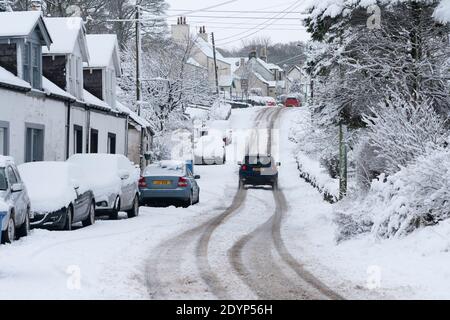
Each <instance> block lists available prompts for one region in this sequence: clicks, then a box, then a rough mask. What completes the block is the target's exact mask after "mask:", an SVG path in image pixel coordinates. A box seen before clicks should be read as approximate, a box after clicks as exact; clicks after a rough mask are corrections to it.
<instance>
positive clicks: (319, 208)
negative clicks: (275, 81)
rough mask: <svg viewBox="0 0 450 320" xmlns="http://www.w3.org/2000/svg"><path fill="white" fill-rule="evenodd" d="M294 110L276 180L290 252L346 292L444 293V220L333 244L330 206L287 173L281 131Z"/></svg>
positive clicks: (448, 255) (387, 295)
mask: <svg viewBox="0 0 450 320" xmlns="http://www.w3.org/2000/svg"><path fill="white" fill-rule="evenodd" d="M296 111H297V112H298V115H297V116H296V117H294V116H293V115H292V113H289V114H285V116H284V118H283V120H282V122H283V123H284V125H283V126H281V128H282V132H281V136H282V137H284V138H282V140H281V141H282V148H281V150H282V158H283V159H285V160H284V164H283V166H284V167H283V170H282V171H281V173H280V185H281V186H282V188H283V190H284V193H285V195H286V198H287V201H288V203H289V206H290V210H289V214H288V217H287V219H286V220H285V222H284V229H283V237H284V240H285V242H286V245H287V246H288V248H289V250H290V251H291V252H292V253H293V255H294V256H295V257H296V258H297V259H298V260H301V261H302V262H304V263H305V266H306V268H307V269H309V270H310V271H311V272H312V273H314V274H315V275H316V276H318V277H320V279H321V280H322V281H323V282H325V283H327V284H328V285H330V286H331V287H332V288H333V289H335V290H336V291H338V292H340V293H342V295H343V296H344V297H346V298H352V299H366V298H373V299H383V298H384V299H450V290H449V289H450V271H449V269H448V265H449V263H450V252H449V251H450V222H449V221H445V222H442V223H440V224H439V225H438V226H435V227H429V228H425V229H422V230H419V231H416V232H415V233H413V234H411V235H409V236H407V237H405V238H401V239H391V240H378V239H375V238H374V237H373V236H372V235H363V236H360V237H359V238H357V239H353V240H349V241H346V242H343V243H341V244H339V245H337V244H336V242H335V225H333V222H332V206H331V205H330V204H327V203H325V202H324V201H323V200H322V197H321V196H320V195H319V194H318V192H317V191H316V190H315V189H313V188H312V187H311V186H310V185H309V184H307V183H305V182H303V181H302V180H301V179H300V178H297V177H298V175H297V176H296V177H295V178H293V174H292V172H294V170H295V169H296V163H295V161H294V159H293V158H292V156H290V154H292V153H293V152H294V150H295V145H294V143H292V142H289V141H288V140H287V139H286V137H287V136H288V135H289V132H288V130H289V127H290V125H289V122H294V121H296V119H298V118H299V117H300V118H301V117H302V113H304V111H303V110H296ZM305 119H306V118H305ZM380 210H383V208H380Z"/></svg>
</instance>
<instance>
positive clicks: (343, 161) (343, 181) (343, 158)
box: [339, 121, 348, 199]
mask: <svg viewBox="0 0 450 320" xmlns="http://www.w3.org/2000/svg"><path fill="white" fill-rule="evenodd" d="M346 140H347V126H345V125H344V124H343V123H342V121H341V122H340V123H339V198H340V199H343V198H344V197H345V196H346V195H347V184H348V172H347V171H348V169H347V141H346Z"/></svg>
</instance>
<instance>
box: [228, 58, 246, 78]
mask: <svg viewBox="0 0 450 320" xmlns="http://www.w3.org/2000/svg"><path fill="white" fill-rule="evenodd" d="M241 59H244V61H245V62H247V61H248V58H244V57H242V58H240V57H238V58H233V57H231V58H224V60H225V61H226V62H228V63H229V64H230V65H231V73H232V74H233V73H235V72H236V71H237V70H238V69H239V67H240V66H241Z"/></svg>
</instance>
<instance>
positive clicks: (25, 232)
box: [17, 209, 31, 238]
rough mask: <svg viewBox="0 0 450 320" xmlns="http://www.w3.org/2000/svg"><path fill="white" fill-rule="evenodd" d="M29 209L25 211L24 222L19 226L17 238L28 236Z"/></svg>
mask: <svg viewBox="0 0 450 320" xmlns="http://www.w3.org/2000/svg"><path fill="white" fill-rule="evenodd" d="M30 229H31V228H30V209H28V210H27V213H26V215H25V221H24V222H23V224H22V225H21V226H20V228H19V230H18V233H17V234H18V236H19V238H24V237H26V236H28V235H29V234H30Z"/></svg>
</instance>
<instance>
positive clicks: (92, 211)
mask: <svg viewBox="0 0 450 320" xmlns="http://www.w3.org/2000/svg"><path fill="white" fill-rule="evenodd" d="M82 223H83V227H89V226H92V225H93V224H95V203H94V202H92V203H91V205H90V206H89V215H88V216H87V218H86V219H85V220H83V222H82Z"/></svg>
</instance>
